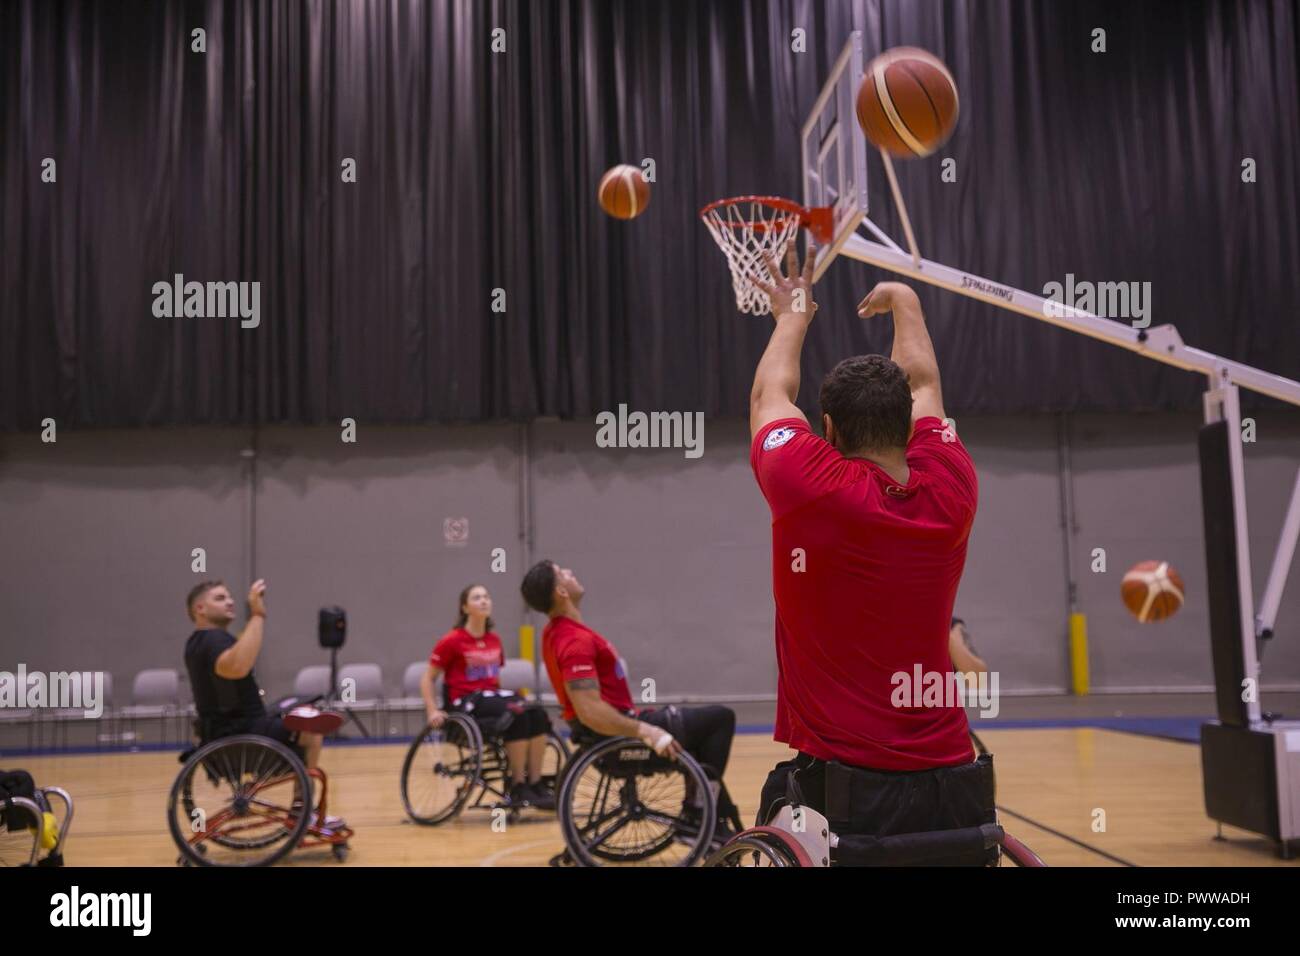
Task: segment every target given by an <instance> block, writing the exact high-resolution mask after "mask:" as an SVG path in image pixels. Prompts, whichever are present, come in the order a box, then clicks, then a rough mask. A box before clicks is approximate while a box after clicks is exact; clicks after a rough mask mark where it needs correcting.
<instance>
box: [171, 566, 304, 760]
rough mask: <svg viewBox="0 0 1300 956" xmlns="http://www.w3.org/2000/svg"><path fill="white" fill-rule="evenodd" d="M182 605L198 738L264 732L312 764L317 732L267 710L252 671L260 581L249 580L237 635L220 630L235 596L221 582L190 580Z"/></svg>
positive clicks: (258, 638)
mask: <svg viewBox="0 0 1300 956" xmlns="http://www.w3.org/2000/svg"><path fill="white" fill-rule="evenodd" d="M185 607H186V610H187V611H188V612H189V615H190V620H192V621H193V622H194V625H195V627H196V628H197V630H195V632H194V633H193V634H191V635H190V638H189V640H188V641H186V642H185V669H186V670H188V671H189V674H190V688H191V689H192V690H193V692H194V706H195V709H196V710H198V714H199V725H200V728H201V730H200V736H201V737H202V739H203V741H204V742H207V741H209V740H215V739H216V738H218V737H229V736H231V735H232V734H257V735H258V736H261V737H270V738H271V739H272V740H278V741H279V742H280V743H282V744H284V745H285V746H286V747H289V748H290V749H291V750H293V751H295V752H296V753H297V754H298V755H299V756H300V757H302V758H303V759H304V761H305V762H306V764H307V766H308V767H309V768H310V767H315V766H316V764H317V761H318V759H319V757H320V748H321V739H322V738H321V735H320V734H312V733H307V732H306V731H302V732H295V731H291V730H289V728H287V727H285V725H284V721H282V720H281V719H280V718H279V716H277V715H275V714H268V713H267V712H266V707H265V705H264V704H263V703H262V691H261V690H260V689H259V688H258V686H257V680H256V678H254V677H253V664H254V663H256V661H257V655H258V653H259V652H260V651H261V650H262V633H263V629H264V627H265V624H266V582H265V581H262V580H258V581H255V582H254V583H253V586H252V588H250V589H249V591H248V607H249V611H250V614H251V616H250V617H249V619H248V623H247V624H245V625H244V630H243V632H242V633H241V634H240V635H239V637H238V638H236V637H235V636H234V635H233V634H231V633H230V632H229V631H227V630H226V628H227V627H229V626H230V623H231V622H232V621H233V620H234V619H235V599H234V598H233V597H231V594H230V590H229V589H228V588H227V587H226V585H225V584H224V583H223V582H221V581H204V582H203V583H202V584H199V585H197V586H195V587H194V588H192V589H191V590H190V593H189V596H188V597H187V598H186V600H185Z"/></svg>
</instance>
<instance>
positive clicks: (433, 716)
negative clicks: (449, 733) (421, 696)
mask: <svg viewBox="0 0 1300 956" xmlns="http://www.w3.org/2000/svg"><path fill="white" fill-rule="evenodd" d="M428 714H429V726H430V727H432V728H433V729H434V730H437V729H438V728H439V727H441V726H442V725H443V722H444V721H446V719H447V712H446V711H445V710H439V709H438V708H437V707H434V708H433V709H432V710H430V711H429V712H428Z"/></svg>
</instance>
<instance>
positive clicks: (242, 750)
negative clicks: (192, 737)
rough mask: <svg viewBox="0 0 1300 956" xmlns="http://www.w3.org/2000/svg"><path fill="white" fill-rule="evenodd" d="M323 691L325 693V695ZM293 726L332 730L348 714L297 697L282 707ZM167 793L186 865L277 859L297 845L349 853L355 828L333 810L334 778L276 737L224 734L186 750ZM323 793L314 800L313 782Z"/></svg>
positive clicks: (266, 863)
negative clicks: (328, 808) (328, 803)
mask: <svg viewBox="0 0 1300 956" xmlns="http://www.w3.org/2000/svg"><path fill="white" fill-rule="evenodd" d="M318 701H319V698H318V699H317V701H314V702H313V703H315V702H318ZM280 716H281V718H282V719H283V720H284V723H285V726H287V727H288V728H289V729H290V730H299V731H311V732H314V733H330V732H331V731H333V730H337V729H338V727H339V726H340V725H341V724H342V723H343V717H342V715H340V714H337V713H334V712H332V711H320V710H317V709H316V708H315V707H314V706H311V705H310V704H309V705H297V706H294V707H293V708H292V709H290V710H289V711H288V713H284V714H281V715H280ZM180 761H181V763H182V764H184V767H182V769H181V772H180V776H178V777H177V778H176V782H175V783H173V784H172V789H171V795H170V796H169V797H168V801H167V823H168V826H169V827H170V829H171V834H172V839H173V840H174V841H175V842H176V846H177V847H178V848H179V849H180V851H181V855H180V857H179V858H178V859H177V861H176V862H177V864H178V865H180V866H270V865H272V864H273V863H277V862H279V861H280V860H281V859H283V858H284V857H285V856H286V855H288V854H289V853H290V852H291V851H292V850H294V849H295V848H309V847H317V846H328V847H330V849H331V851H332V852H333V854H334V858H335V859H337V860H339V861H340V862H342V861H343V860H345V859H347V855H348V849H349V846H348V840H349V839H350V838H351V836H352V830H351V828H350V827H348V825H347V824H346V823H344V822H343V821H342V820H339V819H337V818H333V817H329V816H327V815H326V800H327V797H328V790H329V786H328V781H327V780H326V777H325V771H323V770H321V769H320V768H319V767H313V768H312V769H310V770H308V769H307V766H306V765H305V764H304V763H303V761H302V759H301V758H299V756H298V755H297V754H296V753H294V751H292V750H290V749H289V748H288V747H286V746H285V745H284V744H282V743H280V742H279V741H277V740H272V739H271V738H269V737H261V736H257V735H255V734H238V735H234V736H230V737H218V738H216V739H215V740H209V741H207V742H204V743H201V744H200V745H199V746H197V747H193V748H191V749H189V750H187V751H185V752H184V753H183V754H181V755H180ZM312 781H315V782H316V783H317V784H318V786H317V787H316V788H315V789H316V793H317V800H316V803H315V806H313V805H312V795H313V786H312Z"/></svg>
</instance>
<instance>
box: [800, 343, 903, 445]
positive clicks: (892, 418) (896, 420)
mask: <svg viewBox="0 0 1300 956" xmlns="http://www.w3.org/2000/svg"><path fill="white" fill-rule="evenodd" d="M819 400H820V402H821V407H822V412H823V414H826V415H829V416H830V419H831V423H832V424H834V426H835V444H836V445H837V446H838V448H839V450H840V451H842V452H845V453H851V452H855V451H864V450H870V451H876V450H881V449H885V448H905V447H907V440H908V439H909V438H910V437H911V435H912V390H911V388H909V387H908V384H907V373H906V372H904V371H903V370H902V368H900V367H899V366H898V365H897V364H896V363H895V362H893V361H891V360H890V359H887V358H885V356H883V355H855V356H853V357H852V358H846V359H845V360H844V361H842V362H840V364H839V365H837V366H835V367H834V368H833V369H831V370H830V372H829V373H828V374H827V376H826V378H825V379H823V380H822V390H821V395H820V396H819Z"/></svg>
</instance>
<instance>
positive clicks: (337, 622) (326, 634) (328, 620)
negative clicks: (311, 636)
mask: <svg viewBox="0 0 1300 956" xmlns="http://www.w3.org/2000/svg"><path fill="white" fill-rule="evenodd" d="M319 627H320V630H319V632H318V633H319V635H320V646H321V647H342V646H343V642H344V641H346V640H347V639H348V615H347V612H346V611H344V610H343V608H341V607H323V608H321V609H320V625H319Z"/></svg>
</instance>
